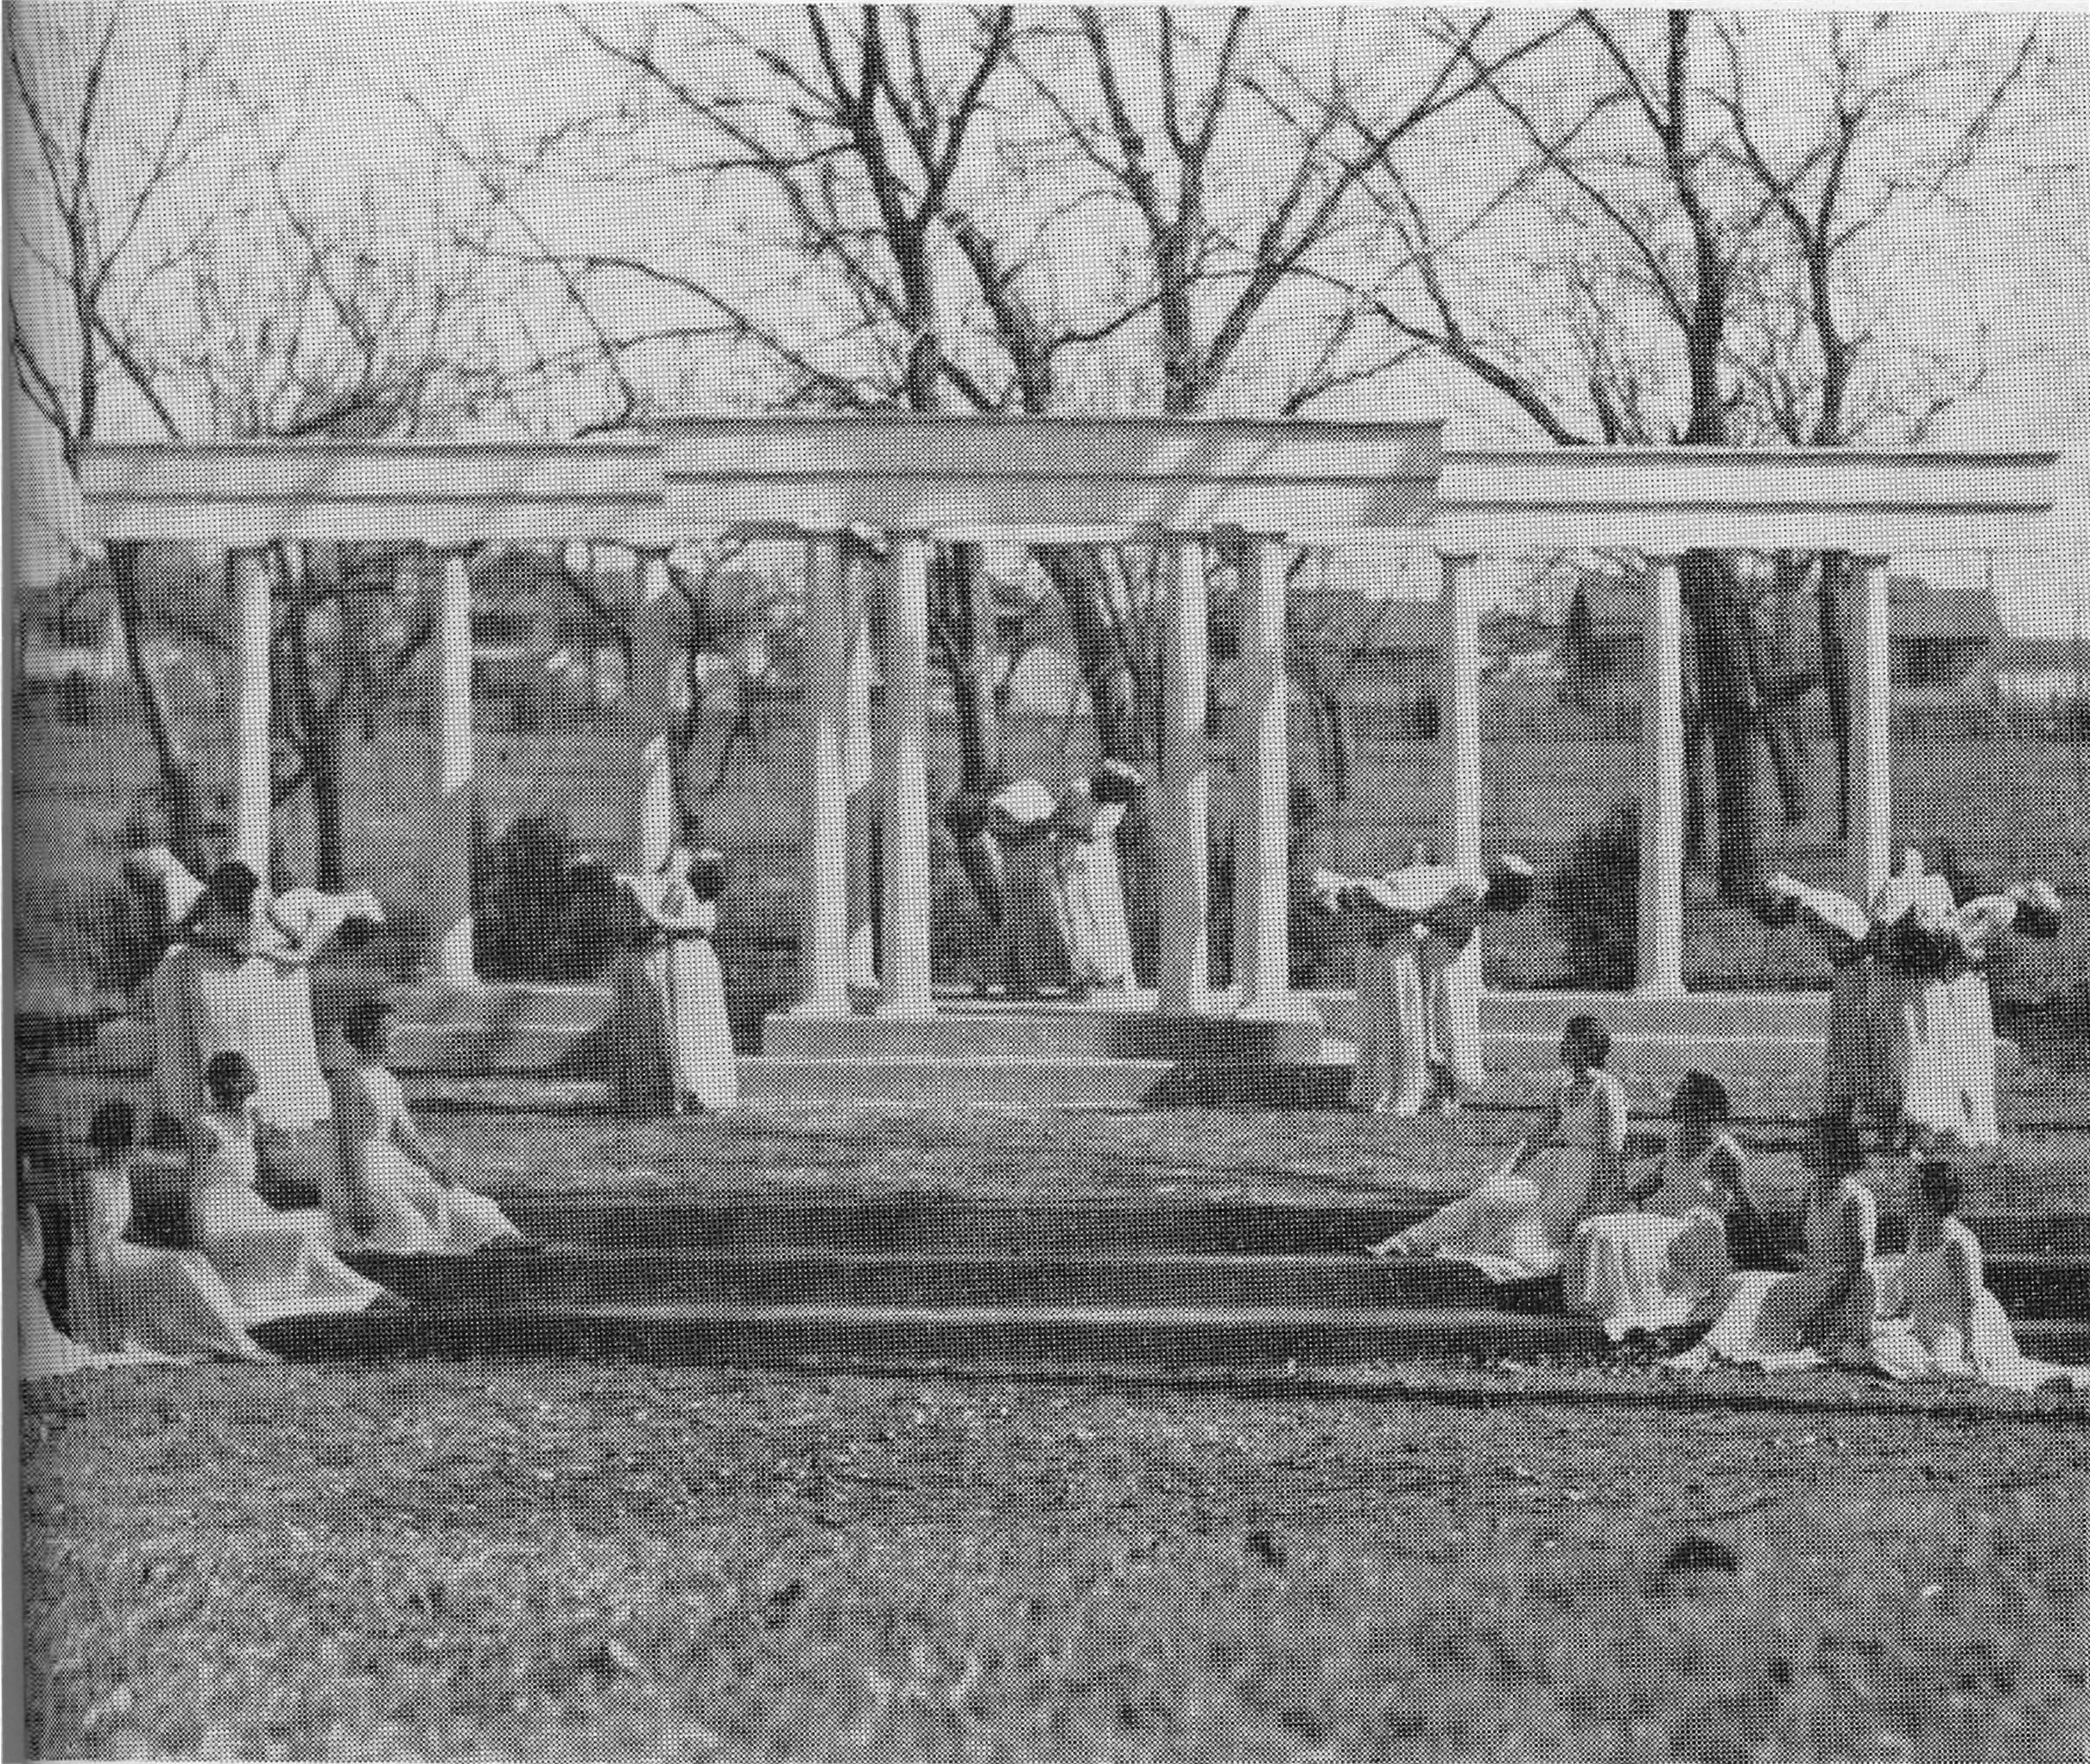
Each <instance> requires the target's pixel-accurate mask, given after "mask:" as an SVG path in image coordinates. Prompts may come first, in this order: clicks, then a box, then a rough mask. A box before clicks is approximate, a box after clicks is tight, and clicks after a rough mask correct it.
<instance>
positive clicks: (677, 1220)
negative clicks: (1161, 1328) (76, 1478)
mask: <svg viewBox="0 0 2090 1764" xmlns="http://www.w3.org/2000/svg"><path fill="white" fill-rule="evenodd" d="M493 1192H497V1194H498V1195H499V1198H500V1200H501V1204H502V1205H503V1207H504V1208H505V1209H506V1211H507V1212H508V1215H509V1217H510V1218H512V1219H513V1220H515V1222H516V1224H517V1225H519V1226H520V1227H521V1228H522V1229H523V1230H524V1231H526V1232H528V1233H529V1235H530V1236H532V1237H534V1238H535V1239H537V1240H538V1241H539V1242H544V1243H547V1244H553V1245H558V1246H564V1247H567V1248H571V1249H583V1250H588V1251H592V1252H595V1253H621V1252H627V1251H630V1249H632V1248H633V1246H635V1245H640V1244H643V1245H644V1246H645V1248H646V1249H648V1250H649V1252H651V1253H654V1254H657V1255H674V1256H684V1255H697V1254H712V1255H771V1254H779V1253H783V1252H791V1253H798V1254H804V1253H821V1254H826V1255H834V1256H847V1255H871V1254H880V1255H900V1254H915V1255H921V1254H936V1255H958V1256H973V1257H981V1258H998V1259H1003V1260H1011V1259H1034V1258H1036V1259H1050V1258H1054V1257H1057V1258H1060V1259H1062V1260H1066V1261H1074V1260H1089V1261H1093V1260H1096V1259H1098V1258H1101V1257H1105V1256H1111V1255H1119V1256H1124V1255H1216V1256H1285V1255H1290V1256H1341V1257H1354V1256H1356V1255H1359V1252H1360V1251H1362V1250H1363V1249H1365V1248H1366V1247H1368V1246H1369V1245H1371V1244H1373V1243H1377V1242H1380V1241H1381V1240H1383V1239H1384V1238H1386V1237H1389V1236H1391V1235H1392V1234H1393V1233H1394V1232H1396V1231H1399V1230H1405V1229H1406V1228H1407V1227H1408V1226H1409V1225H1412V1224H1414V1223H1416V1221H1417V1220H1418V1219H1420V1218H1422V1217H1425V1215H1426V1213H1427V1212H1428V1211H1429V1207H1428V1205H1426V1204H1421V1203H1418V1202H1417V1201H1416V1199H1415V1198H1413V1197H1411V1196H1394V1195H1387V1196H1383V1197H1381V1196H1367V1195H1360V1196H1359V1197H1357V1198H1344V1199H1338V1198H1326V1197H1322V1198H1302V1199H1286V1198H1209V1197H1200V1196H1194V1195H1181V1196H1174V1195H1172V1196H1145V1195H1141V1196H1125V1197H1114V1196H1113V1197H1094V1198H1072V1199H1040V1200H1023V1199H1016V1200H1001V1199H995V1200H990V1199H980V1198H973V1197H971V1196H966V1195H962V1194H951V1193H931V1192H904V1193H896V1194H884V1195H867V1194H863V1193H847V1192H827V1193H805V1192H800V1193H796V1194H776V1193H762V1192H753V1193H748V1194H744V1195H737V1196H724V1197H719V1196H702V1197H695V1196H680V1195H675V1194H672V1193H670V1194H643V1195H639V1194H604V1193H601V1192H589V1193H580V1194H558V1193H548V1192H543V1191H542V1190H529V1189H524V1188H521V1187H516V1188H510V1189H505V1190H503V1189H498V1188H496V1189H495V1190H494V1191H493ZM1968 1223H1969V1224H1970V1225H1971V1226H1972V1228H1973V1231H1974V1234H1975V1236H1977V1237H1978V1238H1979V1240H1980V1242H1981V1244H1982V1247H1983V1249H1984V1252H1985V1254H1986V1256H1987V1257H1988V1258H1989V1260H1990V1261H1992V1262H1993V1261H1997V1260H1998V1259H2002V1258H2006V1257H2033V1258H2048V1259H2051V1260H2054V1261H2062V1262H2074V1261H2082V1262H2090V1216H2086V1215H2084V1214H2080V1213H2075V1214H2032V1213H1992V1214H1988V1215H1985V1216H1981V1217H1974V1218H1971V1219H1970V1220H1969V1221H1968ZM1784 1230H1785V1233H1786V1235H1788V1236H1789V1235H1791V1233H1792V1230H1793V1226H1792V1223H1791V1222H1789V1221H1787V1222H1784ZM1905 1241H1906V1227H1905V1226H1903V1224H1902V1223H1901V1222H1900V1221H1899V1220H1898V1219H1895V1218H1892V1217H1890V1218H1887V1219H1885V1220H1883V1221H1882V1223H1881V1228H1880V1243H1881V1247H1882V1249H1885V1250H1890V1251H1891V1250H1894V1249H1899V1248H1900V1247H1901V1245H1902V1244H1903V1242H1905Z"/></svg>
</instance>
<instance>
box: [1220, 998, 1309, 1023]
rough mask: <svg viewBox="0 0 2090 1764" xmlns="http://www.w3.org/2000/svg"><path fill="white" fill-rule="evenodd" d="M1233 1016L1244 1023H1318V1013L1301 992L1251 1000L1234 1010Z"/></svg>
mask: <svg viewBox="0 0 2090 1764" xmlns="http://www.w3.org/2000/svg"><path fill="white" fill-rule="evenodd" d="M1234 1016H1235V1018H1236V1020H1237V1021H1240V1022H1244V1023H1318V1022H1320V1021H1321V1012H1320V1010H1319V1009H1318V1008H1316V1007H1315V1006H1314V1002H1313V1000H1312V999H1310V998H1308V996H1306V995H1305V994H1304V993H1302V992H1285V993H1282V994H1280V995H1279V996H1276V997H1275V998H1258V999H1252V1000H1251V1001H1249V1002H1247V1003H1245V1004H1241V1005H1238V1006H1237V1007H1236V1008H1235V1010H1234Z"/></svg>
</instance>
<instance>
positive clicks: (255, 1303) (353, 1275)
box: [189, 1110, 384, 1329]
mask: <svg viewBox="0 0 2090 1764" xmlns="http://www.w3.org/2000/svg"><path fill="white" fill-rule="evenodd" d="M193 1131H194V1153H193V1157H194V1165H193V1180H192V1184H191V1187H190V1190H189V1224H190V1232H191V1240H192V1242H193V1247H194V1248H195V1249H198V1250H199V1251H200V1252H201V1253H202V1254H203V1255H206V1256H207V1257H208V1258H209V1260H210V1263H211V1266H212V1268H215V1269H216V1270H217V1271H218V1277H219V1278H220V1279H221V1280H224V1281H225V1286H226V1287H227V1288H228V1289H229V1290H230V1292H231V1295H232V1298H233V1300H234V1302H235V1303H236V1304H237V1306H238V1308H239V1317H240V1321H241V1322H242V1323H243V1324H244V1325H245V1326H246V1327H248V1328H250V1329H251V1328H252V1327H254V1325H257V1324H259V1323H266V1322H270V1321H273V1320H274V1319H276V1318H283V1317H303V1316H311V1315H315V1314H321V1313H338V1312H358V1311H363V1310H366V1309H367V1308H368V1307H369V1306H370V1305H371V1302H372V1301H373V1300H374V1299H377V1297H378V1295H379V1294H380V1293H383V1291H384V1288H383V1287H381V1286H379V1285H378V1284H377V1282H376V1281H375V1280H364V1278H363V1276H362V1275H360V1274H358V1273H357V1272H356V1271H355V1270H354V1269H353V1268H350V1267H349V1266H348V1264H347V1263H346V1262H345V1261H342V1260H341V1259H340V1257H339V1256H338V1255H335V1254H334V1253H333V1248H332V1247H331V1246H332V1244H333V1220H332V1219H331V1218H330V1217H328V1216H327V1215H326V1213H325V1212H324V1211H321V1210H320V1209H319V1208H316V1207H314V1208H311V1209H308V1210H306V1211H298V1212H279V1211H276V1209H275V1208H273V1207H271V1206H269V1204H267V1203H266V1202H265V1201H263V1199H262V1198H261V1197H260V1196H259V1195H258V1194H257V1193H256V1192H254V1177H255V1160H254V1132H253V1128H252V1125H251V1123H250V1122H246V1121H244V1120H242V1119H241V1118H240V1117H238V1116H232V1115H227V1114H225V1113H224V1112H223V1111H222V1110H212V1112H211V1113H210V1114H208V1115H205V1116H200V1117H199V1118H198V1120H197V1122H196V1123H195V1128H194V1129H193Z"/></svg>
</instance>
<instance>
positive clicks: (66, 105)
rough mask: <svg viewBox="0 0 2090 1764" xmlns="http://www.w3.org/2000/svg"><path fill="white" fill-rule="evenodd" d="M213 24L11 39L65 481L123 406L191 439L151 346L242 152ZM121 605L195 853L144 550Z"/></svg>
mask: <svg viewBox="0 0 2090 1764" xmlns="http://www.w3.org/2000/svg"><path fill="white" fill-rule="evenodd" d="M199 23H200V27H201V28H199V29H197V28H190V26H189V24H188V23H187V22H174V21H169V20H168V19H167V18H165V17H163V16H154V17H152V18H150V19H149V20H141V19H139V18H138V17H136V16H134V15H133V14H132V12H131V11H130V9H129V8H128V7H127V6H126V5H124V4H123V0H115V3H112V4H110V5H107V6H105V7H93V8H90V9H86V10H85V11H84V12H77V11H75V10H73V9H62V8H61V9H44V10H43V11H41V12H40V13H38V14H37V16H36V18H35V24H34V28H31V26H30V22H29V21H28V20H26V19H25V20H18V21H16V24H17V26H18V27H19V28H14V29H10V30H9V33H8V46H7V56H8V90H7V104H8V111H9V123H10V127H9V134H10V136H12V137H13V139H14V141H15V142H16V144H17V145H18V146H21V147H24V148H26V151H25V152H23V153H22V154H21V155H20V156H19V159H18V161H17V162H18V165H19V166H21V167H23V168H25V169H24V170H23V171H22V175H21V176H20V178H19V181H18V182H17V184H16V193H15V197H14V199H13V201H12V202H11V203H10V205H9V207H10V211H11V212H10V218H11V221H12V223H13V224H12V228H11V231H10V236H9V278H8V283H9V285H8V321H9V337H10V343H11V355H12V361H13V366H14V373H15V380H16V384H17V385H18V386H19V387H20V388H21V389H22V395H23V396H24V397H25V398H26V399H27V400H28V403H29V406H30V408H32V409H33V410H35V413H36V414H37V415H38V416H40V417H41V419H42V420H43V421H44V422H45V423H47V424H48V426H49V427H50V430H51V432H52V434H53V435H54V438H55V440H56V443H57V446H58V450H59V454H60V458H61V460H62V462H63V465H64V468H65V470H66V472H67V473H75V472H77V471H78V469H79V459H80V455H81V452H82V451H83V450H84V449H85V447H86V446H88V445H89V444H90V443H91V442H92V441H93V439H95V437H96V436H97V434H98V433H100V432H101V430H102V429H103V427H104V418H105V416H106V414H107V412H108V410H109V408H111V401H112V400H113V401H119V402H128V403H130V405H132V406H134V407H136V408H138V409H140V410H141V411H142V414H143V417H144V420H146V421H147V422H148V423H149V424H153V425H156V426H157V427H159V428H160V429H161V431H162V432H163V433H168V434H170V435H172V434H179V433H180V430H181V424H180V421H179V420H177V417H176V414H175V410H174V405H173V403H172V402H171V401H170V394H169V391H168V387H167V384H166V382H165V377H164V376H163V375H162V373H161V370H160V367H159V364H157V362H156V361H155V359H154V357H153V355H152V353H151V350H150V347H149V335H148V328H147V327H148V324H149V314H150V311H151V307H152V304H153V302H154V300H155V299H156V297H157V296H158V295H159V294H160V292H161V289H162V288H163V287H164V286H165V284H166V283H167V282H168V280H169V279H170V278H172V277H174V276H176V275H180V273H181V272H182V271H183V269H185V267H186V266H187V265H188V264H189V263H190V262H192V261H193V256H194V254H195V252H196V250H198V248H199V242H200V240H201V239H202V237H203V236H204V234H205V232H206V230H207V228H208V227H209V225H210V218H211V216H212V212H213V211H214V210H215V208H216V206H217V201H216V196H215V193H216V192H218V191H221V190H222V189H223V188H224V187H225V184H226V183H227V181H228V180H229V179H230V176H231V169H230V168H231V167H233V166H235V165H236V164H237V159H238V145H239V143H238V142H237V128H236V123H235V122H234V120H233V114H232V113H231V111H228V110H227V109H226V107H225V105H224V104H223V103H222V99H223V96H224V93H225V66H224V64H223V60H222V57H221V54H220V45H221V35H222V30H223V19H222V17H220V18H218V19H215V20H212V19H209V18H202V17H201V16H199ZM136 565H137V559H136V553H135V550H133V549H131V548H129V547H117V549H116V553H115V554H114V555H113V556H112V557H111V566H112V569H111V579H112V582H113V586H114V591H115V597H116V602H117V610H118V613H119V615H120V616H121V619H122V622H123V633H124V638H125V642H126V644H127V645H128V648H129V654H130V668H131V675H132V678H133V679H134V680H136V682H137V686H138V693H139V698H140V699H141V701H142V705H143V708H144V712H145V720H146V725H147V728H148V729H149V731H150V734H151V738H152V743H153V748H154V752H155V756H156V758H157V760H158V762H159V768H160V775H161V793H162V795H163V798H164V800H165V806H166V809H167V812H168V819H169V822H170V824H171V829H172V837H173V838H174V843H175V847H176V849H177V850H180V852H181V853H182V854H183V855H184V856H185V857H188V858H189V859H190V860H191V861H197V854H198V845H199V821H200V816H199V785H198V779H197V768H196V761H195V756H193V754H192V753H191V752H190V750H189V749H188V746H187V742H186V741H185V740H184V739H183V737H182V735H181V732H180V726H179V724H178V721H177V719H176V718H175V715H174V710H173V706H172V705H171V703H170V702H169V699H168V692H167V687H166V683H165V682H164V681H163V680H161V679H160V677H159V676H158V675H157V674H155V673H154V671H153V669H152V668H151V667H149V665H148V662H147V660H146V657H145V654H144V653H143V650H142V647H141V631H142V625H143V619H144V610H143V608H142V605H141V604H140V597H139V594H140V591H139V581H138V571H137V567H136Z"/></svg>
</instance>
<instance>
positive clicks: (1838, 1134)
mask: <svg viewBox="0 0 2090 1764" xmlns="http://www.w3.org/2000/svg"><path fill="white" fill-rule="evenodd" d="M1814 1142H1815V1143H1814V1151H1815V1161H1816V1162H1817V1163H1818V1164H1819V1165H1820V1166H1821V1168H1822V1169H1823V1170H1825V1171H1834V1172H1835V1173H1837V1174H1839V1175H1855V1174H1856V1173H1858V1172H1859V1171H1860V1170H1862V1169H1864V1168H1865V1138H1864V1135H1861V1134H1860V1133H1859V1130H1858V1121H1857V1117H1856V1116H1853V1114H1852V1113H1851V1112H1850V1111H1849V1110H1837V1112H1836V1113H1834V1114H1833V1115H1825V1116H1822V1117H1821V1120H1819V1121H1817V1122H1815V1133H1814Z"/></svg>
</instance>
